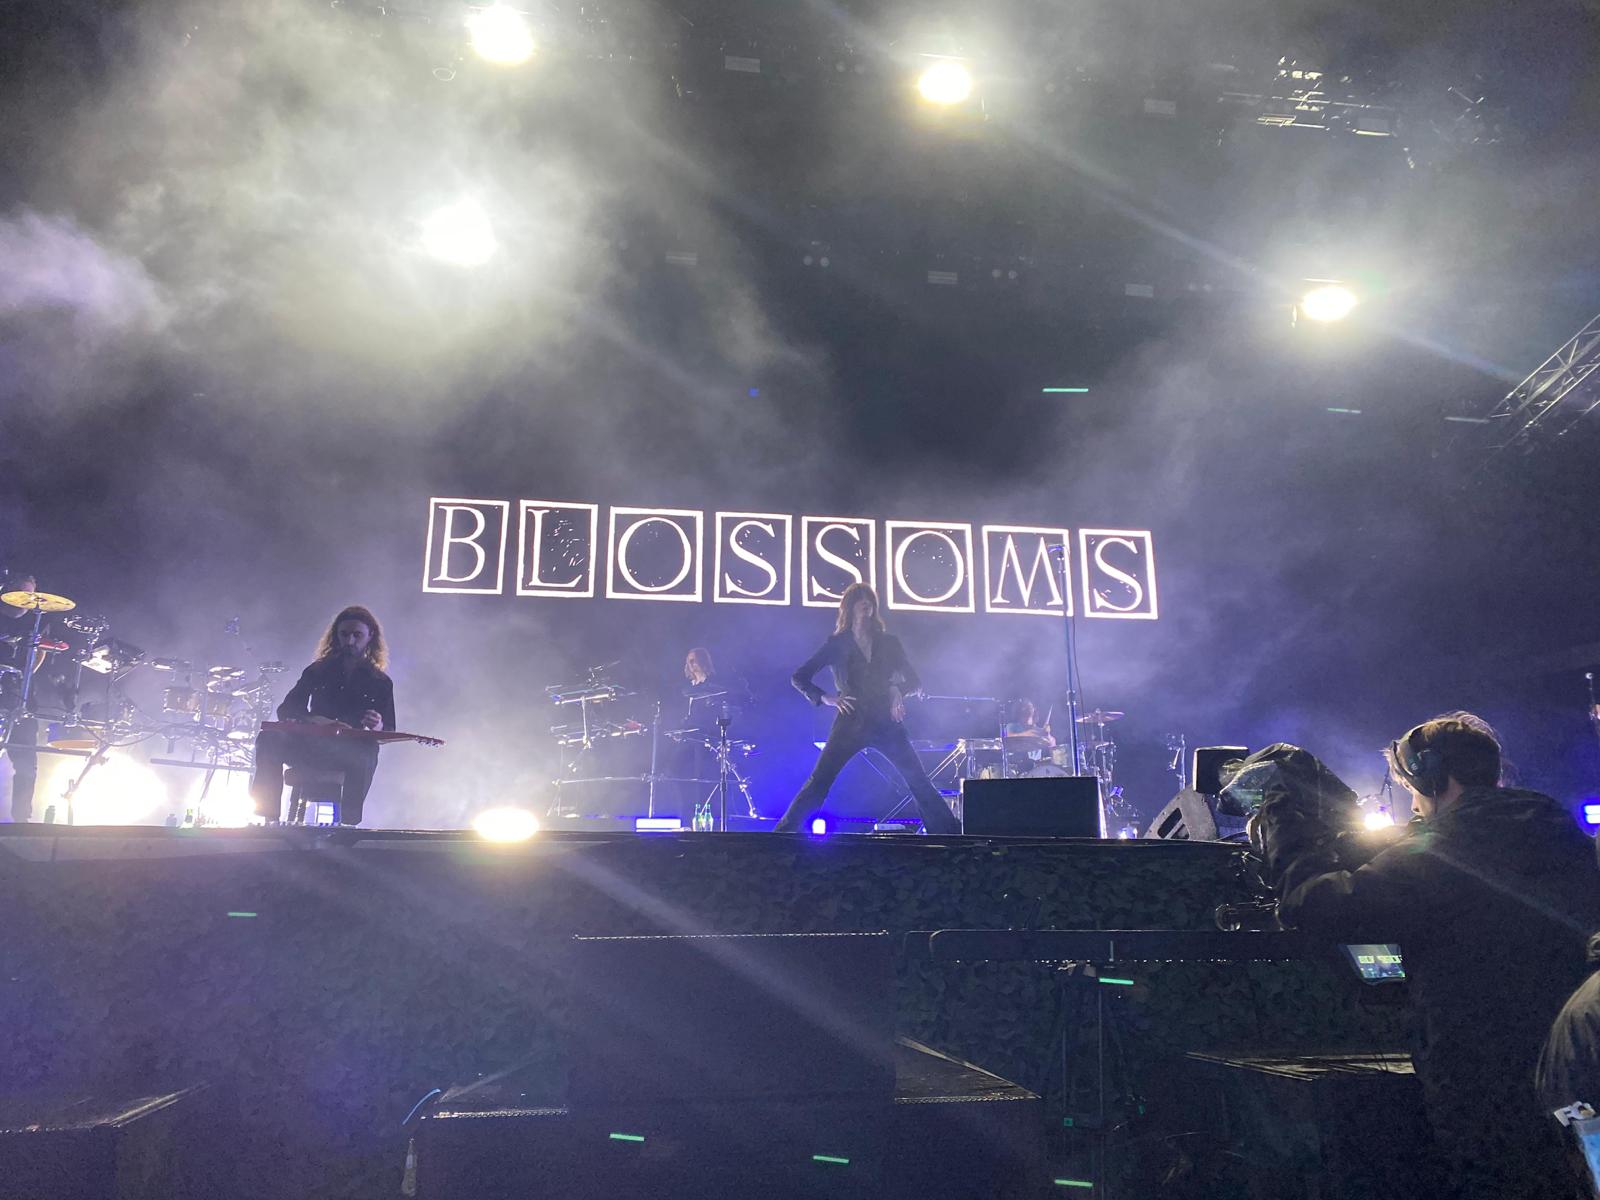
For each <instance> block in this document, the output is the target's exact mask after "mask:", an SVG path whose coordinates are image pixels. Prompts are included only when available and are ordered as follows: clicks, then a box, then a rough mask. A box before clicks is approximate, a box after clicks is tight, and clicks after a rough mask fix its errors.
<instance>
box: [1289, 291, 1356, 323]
mask: <svg viewBox="0 0 1600 1200" xmlns="http://www.w3.org/2000/svg"><path fill="white" fill-rule="evenodd" d="M1356 303H1357V301H1356V294H1355V293H1354V292H1352V291H1351V290H1350V289H1349V288H1347V287H1345V286H1343V285H1342V284H1337V283H1327V284H1323V285H1321V286H1320V287H1314V288H1312V289H1311V290H1310V291H1309V292H1307V293H1306V294H1305V295H1304V296H1301V297H1300V314H1301V316H1303V317H1305V318H1306V319H1307V320H1310V321H1342V320H1344V319H1345V318H1346V317H1348V316H1349V315H1350V313H1351V312H1352V311H1353V310H1354V309H1355V306H1356Z"/></svg>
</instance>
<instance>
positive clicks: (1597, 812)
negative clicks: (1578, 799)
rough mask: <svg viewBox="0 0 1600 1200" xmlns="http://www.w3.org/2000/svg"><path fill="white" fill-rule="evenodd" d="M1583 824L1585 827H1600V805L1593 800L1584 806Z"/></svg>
mask: <svg viewBox="0 0 1600 1200" xmlns="http://www.w3.org/2000/svg"><path fill="white" fill-rule="evenodd" d="M1583 823H1584V824H1585V825H1600V803H1596V802H1595V801H1593V800H1589V801H1587V802H1585V804H1584V806H1583Z"/></svg>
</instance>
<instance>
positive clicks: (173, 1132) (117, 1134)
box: [0, 1086, 235, 1200]
mask: <svg viewBox="0 0 1600 1200" xmlns="http://www.w3.org/2000/svg"><path fill="white" fill-rule="evenodd" d="M228 1112H229V1106H228V1104H227V1103H226V1102H225V1101H224V1100H223V1098H222V1097H220V1096H219V1095H218V1093H217V1092H216V1090H215V1089H212V1088H209V1087H205V1086H201V1087H192V1088H186V1089H184V1090H182V1091H176V1092H165V1093H161V1094H157V1095H147V1096H136V1097H129V1096H120V1097H108V1096H105V1095H55V1096H50V1097H40V1096H21V1095H19V1096H7V1097H4V1098H0V1200H210V1198H211V1197H218V1196H229V1195H232V1194H233V1178H232V1169H231V1165H230V1163H229V1161H228V1156H227V1153H226V1149H225V1148H226V1146H227V1145H228V1141H229V1138H230V1137H231V1136H233V1135H234V1133H235V1131H234V1130H233V1129H232V1128H231V1126H230V1125H229V1117H228V1115H227V1114H228Z"/></svg>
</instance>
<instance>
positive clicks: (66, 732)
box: [44, 721, 100, 750]
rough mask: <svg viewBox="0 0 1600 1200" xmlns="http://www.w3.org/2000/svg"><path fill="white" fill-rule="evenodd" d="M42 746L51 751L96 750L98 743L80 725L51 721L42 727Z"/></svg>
mask: <svg viewBox="0 0 1600 1200" xmlns="http://www.w3.org/2000/svg"><path fill="white" fill-rule="evenodd" d="M44 744H45V745H46V746H49V747H50V748H51V749H52V750H97V749H99V747H100V743H99V741H98V740H96V738H95V736H94V735H93V734H92V733H90V732H89V731H88V730H87V729H85V728H84V727H83V726H82V725H68V724H66V723H65V722H63V721H51V722H50V723H49V724H47V725H46V726H45V727H44Z"/></svg>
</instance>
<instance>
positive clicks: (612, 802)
mask: <svg viewBox="0 0 1600 1200" xmlns="http://www.w3.org/2000/svg"><path fill="white" fill-rule="evenodd" d="M620 665H621V664H620V663H617V662H612V663H605V664H603V665H601V666H597V667H591V668H590V669H589V670H588V672H587V673H586V675H585V678H584V679H582V680H580V681H578V682H576V683H563V684H551V685H550V686H548V687H546V688H545V695H546V696H547V697H548V698H549V700H550V703H551V704H554V705H556V706H557V707H558V708H562V709H568V710H570V708H571V706H573V705H576V706H577V713H576V719H575V720H568V721H565V722H563V723H561V724H556V725H552V726H551V727H550V735H551V737H552V738H554V740H555V743H556V746H557V748H558V749H559V751H560V754H561V774H560V776H559V777H558V778H557V779H556V780H555V781H554V782H555V795H556V800H555V803H554V804H553V805H552V806H551V808H550V810H549V812H548V814H547V815H548V816H551V817H566V818H589V819H595V818H605V817H614V816H616V815H618V814H619V813H627V812H629V811H630V810H633V809H634V808H635V806H636V805H637V804H638V802H639V801H640V800H641V799H642V800H643V802H644V809H645V814H644V815H645V816H647V817H650V818H654V817H656V816H657V810H658V809H664V810H665V811H666V812H667V813H673V812H674V810H678V816H679V819H680V820H683V819H684V817H685V816H687V817H688V820H687V821H686V822H685V823H686V824H687V826H688V827H689V828H692V829H697V830H714V829H726V828H727V827H728V820H727V800H728V795H729V792H730V791H731V790H732V789H735V788H736V789H738V791H739V793H740V795H741V796H743V798H744V802H745V807H746V810H747V812H748V815H749V816H751V817H756V816H758V815H759V814H758V813H757V811H756V806H755V798H754V796H753V795H752V794H751V790H750V781H749V778H748V777H747V775H746V773H745V769H743V768H744V763H745V760H746V759H747V758H748V757H749V756H750V755H752V754H754V753H755V752H756V746H755V743H754V742H750V741H746V740H743V739H741V738H733V737H730V736H729V730H730V728H731V727H732V725H733V723H734V722H735V720H736V719H737V718H738V716H739V711H740V709H739V704H738V697H737V696H735V695H734V694H733V693H731V692H729V691H727V690H723V689H720V688H716V687H705V686H698V687H696V688H694V689H692V690H691V693H690V699H691V701H692V703H691V711H690V719H691V720H693V721H694V722H695V724H694V725H691V726H688V727H673V728H668V727H667V726H666V724H665V722H664V721H663V718H662V703H661V702H660V701H657V702H656V703H655V705H654V706H653V708H652V709H651V711H650V713H649V714H648V716H647V717H646V718H644V719H640V718H639V717H638V716H637V715H635V716H616V717H611V716H608V715H607V714H608V713H609V712H610V707H609V706H612V705H615V704H616V703H617V702H618V701H622V700H626V699H629V698H631V697H634V696H637V694H638V693H637V692H635V691H633V690H632V689H629V688H626V687H623V686H622V685H621V684H619V683H618V682H617V681H616V680H615V679H614V678H613V671H614V670H615V668H617V667H618V666H620ZM663 741H665V742H667V743H670V744H671V746H672V747H674V748H676V751H677V753H675V754H673V755H671V757H672V758H673V759H674V761H677V762H680V763H692V766H690V768H689V770H688V771H686V772H684V771H680V772H678V773H668V772H667V770H666V769H665V765H664V764H663V762H662V757H663V752H664V750H666V747H665V746H663ZM645 745H648V747H649V761H648V765H647V766H646V765H643V764H642V763H641V762H640V759H641V758H642V756H643V747H644V746H645ZM633 747H638V749H637V750H634V749H632V748H633ZM702 765H704V766H705V770H704V771H702V770H701V769H700V768H701V766H702ZM641 789H642V791H643V795H642V796H640V794H639V792H640V790H641ZM686 796H687V797H692V802H691V801H686V800H685V797H686ZM595 808H604V809H607V810H611V811H607V812H593V811H584V810H585V809H595ZM691 808H692V812H685V811H684V810H689V809H691Z"/></svg>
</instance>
